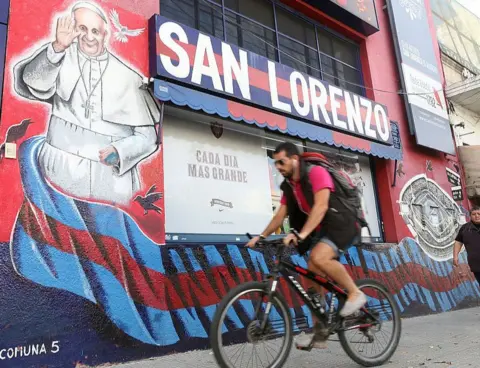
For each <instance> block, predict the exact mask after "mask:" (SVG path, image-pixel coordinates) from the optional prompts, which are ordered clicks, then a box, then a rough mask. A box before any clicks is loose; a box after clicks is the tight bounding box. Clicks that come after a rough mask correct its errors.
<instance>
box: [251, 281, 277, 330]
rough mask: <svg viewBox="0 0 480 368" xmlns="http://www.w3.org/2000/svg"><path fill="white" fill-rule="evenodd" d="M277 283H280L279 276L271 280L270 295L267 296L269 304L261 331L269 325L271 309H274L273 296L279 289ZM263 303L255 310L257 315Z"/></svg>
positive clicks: (261, 324)
mask: <svg viewBox="0 0 480 368" xmlns="http://www.w3.org/2000/svg"><path fill="white" fill-rule="evenodd" d="M277 285H278V276H276V277H271V282H270V287H269V290H268V296H267V306H266V307H265V313H264V315H263V318H262V322H261V323H260V331H262V332H263V331H264V330H265V328H266V327H267V323H268V317H269V315H270V311H271V310H272V298H273V294H274V293H275V291H276V290H277ZM261 305H262V303H260V304H259V306H258V307H257V310H256V311H255V313H256V314H255V315H258V314H257V313H258V312H259V310H258V309H259V308H260V307H261Z"/></svg>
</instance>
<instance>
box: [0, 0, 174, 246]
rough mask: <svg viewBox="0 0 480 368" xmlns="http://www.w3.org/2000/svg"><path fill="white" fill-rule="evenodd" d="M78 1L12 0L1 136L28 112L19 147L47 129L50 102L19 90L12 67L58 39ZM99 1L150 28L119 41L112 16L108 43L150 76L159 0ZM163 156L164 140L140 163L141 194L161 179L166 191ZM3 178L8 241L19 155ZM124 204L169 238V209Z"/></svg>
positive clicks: (19, 197) (6, 165)
mask: <svg viewBox="0 0 480 368" xmlns="http://www.w3.org/2000/svg"><path fill="white" fill-rule="evenodd" d="M75 3H76V1H74V0H50V1H49V2H48V6H45V4H44V2H42V1H36V0H11V5H10V19H9V33H8V40H7V56H6V63H5V79H4V93H3V107H2V120H1V124H0V137H1V138H4V137H5V134H6V131H7V129H8V128H9V127H10V126H11V125H13V124H18V123H20V121H22V119H26V118H29V119H31V120H32V121H33V124H32V125H30V127H29V128H28V130H27V133H26V135H25V136H24V137H23V138H22V139H21V140H19V141H17V147H18V146H19V145H20V144H21V143H22V142H23V141H24V140H26V139H28V138H30V137H33V136H36V135H43V134H44V132H45V130H46V126H47V125H46V124H47V123H48V119H49V114H50V106H49V105H48V104H46V103H42V102H36V101H35V102H32V101H28V100H25V99H23V98H21V97H18V96H17V94H16V93H15V91H14V89H13V86H12V79H13V74H12V70H13V67H14V65H15V64H16V62H17V61H18V60H19V58H21V57H25V56H27V55H31V54H32V53H33V52H34V51H35V50H36V49H37V48H38V47H39V46H40V45H43V44H46V43H48V42H52V41H54V39H55V27H56V21H57V18H58V16H60V15H65V14H66V13H68V11H69V9H70V8H71V6H72V5H73V4H75ZM96 3H97V5H99V6H100V7H101V8H102V9H103V10H104V12H105V13H106V14H107V15H110V12H111V10H115V11H116V12H117V13H118V15H119V17H120V21H121V23H122V24H123V25H125V26H127V27H128V28H129V29H138V28H145V30H144V32H143V33H142V34H141V35H139V36H136V37H129V38H128V42H126V43H122V42H119V41H116V40H115V38H114V37H113V36H112V33H114V32H115V31H116V29H115V28H114V27H113V24H112V22H111V21H110V20H109V25H110V39H109V42H108V49H109V51H111V52H113V53H114V54H115V55H116V56H117V57H119V58H120V59H121V60H123V61H124V62H125V63H127V64H129V65H130V66H131V67H133V69H135V70H136V71H137V72H139V73H141V74H142V75H144V76H148V54H149V45H148V22H147V20H148V17H150V16H151V15H152V14H154V13H156V12H158V2H157V1H144V0H142V1H138V0H118V1H115V0H113V1H105V0H100V1H97V2H96ZM162 156H163V154H162V147H161V145H160V148H159V150H157V152H155V153H154V154H153V155H152V156H151V157H149V158H148V159H147V160H145V161H144V162H143V163H142V164H140V165H139V173H140V178H141V181H142V188H141V190H140V192H139V194H144V193H146V192H147V190H148V189H149V188H150V187H151V186H152V185H156V188H157V191H159V192H162V193H163V167H162V162H163V158H162ZM0 183H1V187H2V189H1V190H0V208H2V209H3V213H2V220H1V225H2V226H0V242H6V241H8V240H9V238H10V232H11V229H12V226H13V223H14V221H15V217H16V215H17V212H18V209H19V208H20V205H21V203H22V201H23V190H22V186H21V182H20V172H19V163H18V161H17V160H12V159H3V160H2V162H1V164H0ZM157 205H158V206H159V207H161V208H162V209H163V208H164V205H163V199H162V200H160V201H159V202H157ZM119 207H120V206H119ZM120 208H122V209H123V210H125V211H126V212H127V213H128V214H130V215H131V216H132V217H133V218H134V219H135V221H136V222H137V223H138V225H139V226H140V228H141V229H142V230H143V231H144V232H145V233H146V234H147V235H148V236H149V237H150V238H151V239H152V240H153V241H155V242H157V243H159V244H163V243H164V238H165V235H164V232H165V231H164V223H165V221H164V219H165V214H164V213H163V214H162V215H159V214H158V213H155V212H152V211H150V212H149V213H148V214H147V215H145V216H144V214H143V209H142V208H141V206H140V205H139V204H137V203H135V202H132V204H131V205H129V206H127V207H120Z"/></svg>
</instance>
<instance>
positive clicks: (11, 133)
mask: <svg viewBox="0 0 480 368" xmlns="http://www.w3.org/2000/svg"><path fill="white" fill-rule="evenodd" d="M32 123H33V121H32V120H31V119H23V120H22V121H21V122H20V123H19V124H15V125H12V126H11V127H10V128H8V129H7V134H6V135H5V141H4V142H3V143H2V144H0V158H3V156H5V143H16V142H17V141H18V140H19V139H20V138H23V137H24V136H25V133H26V132H27V129H28V127H29V126H30V124H32Z"/></svg>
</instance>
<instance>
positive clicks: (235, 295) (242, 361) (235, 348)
mask: <svg viewBox="0 0 480 368" xmlns="http://www.w3.org/2000/svg"><path fill="white" fill-rule="evenodd" d="M267 310H268V312H269V313H268V317H267V318H265V320H266V322H267V323H266V325H265V328H263V329H262V328H261V323H262V321H263V320H264V317H265V316H266V312H267ZM292 340H293V328H292V317H291V315H290V310H289V308H288V305H287V303H286V301H285V299H284V298H283V297H282V296H281V295H280V294H278V293H274V294H273V295H272V297H271V299H269V298H268V284H267V283H262V282H248V283H245V284H242V285H239V286H237V287H236V288H234V289H232V290H231V291H230V292H229V293H228V294H227V295H226V296H225V297H224V298H223V300H222V301H221V303H220V304H219V306H218V308H217V310H216V312H215V315H214V317H213V320H212V325H211V328H210V343H211V347H212V350H213V353H214V356H215V359H216V361H217V363H218V365H219V366H220V367H222V368H243V367H245V368H246V367H263V368H267V367H268V368H280V367H282V366H283V364H284V363H285V361H286V360H287V358H288V355H289V354H290V349H291V347H292Z"/></svg>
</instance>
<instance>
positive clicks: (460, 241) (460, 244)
mask: <svg viewBox="0 0 480 368" xmlns="http://www.w3.org/2000/svg"><path fill="white" fill-rule="evenodd" d="M463 229H464V227H463V226H462V227H461V228H460V230H459V231H458V234H457V237H456V238H455V244H454V246H453V265H454V266H458V255H459V254H460V251H461V250H462V247H463Z"/></svg>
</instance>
